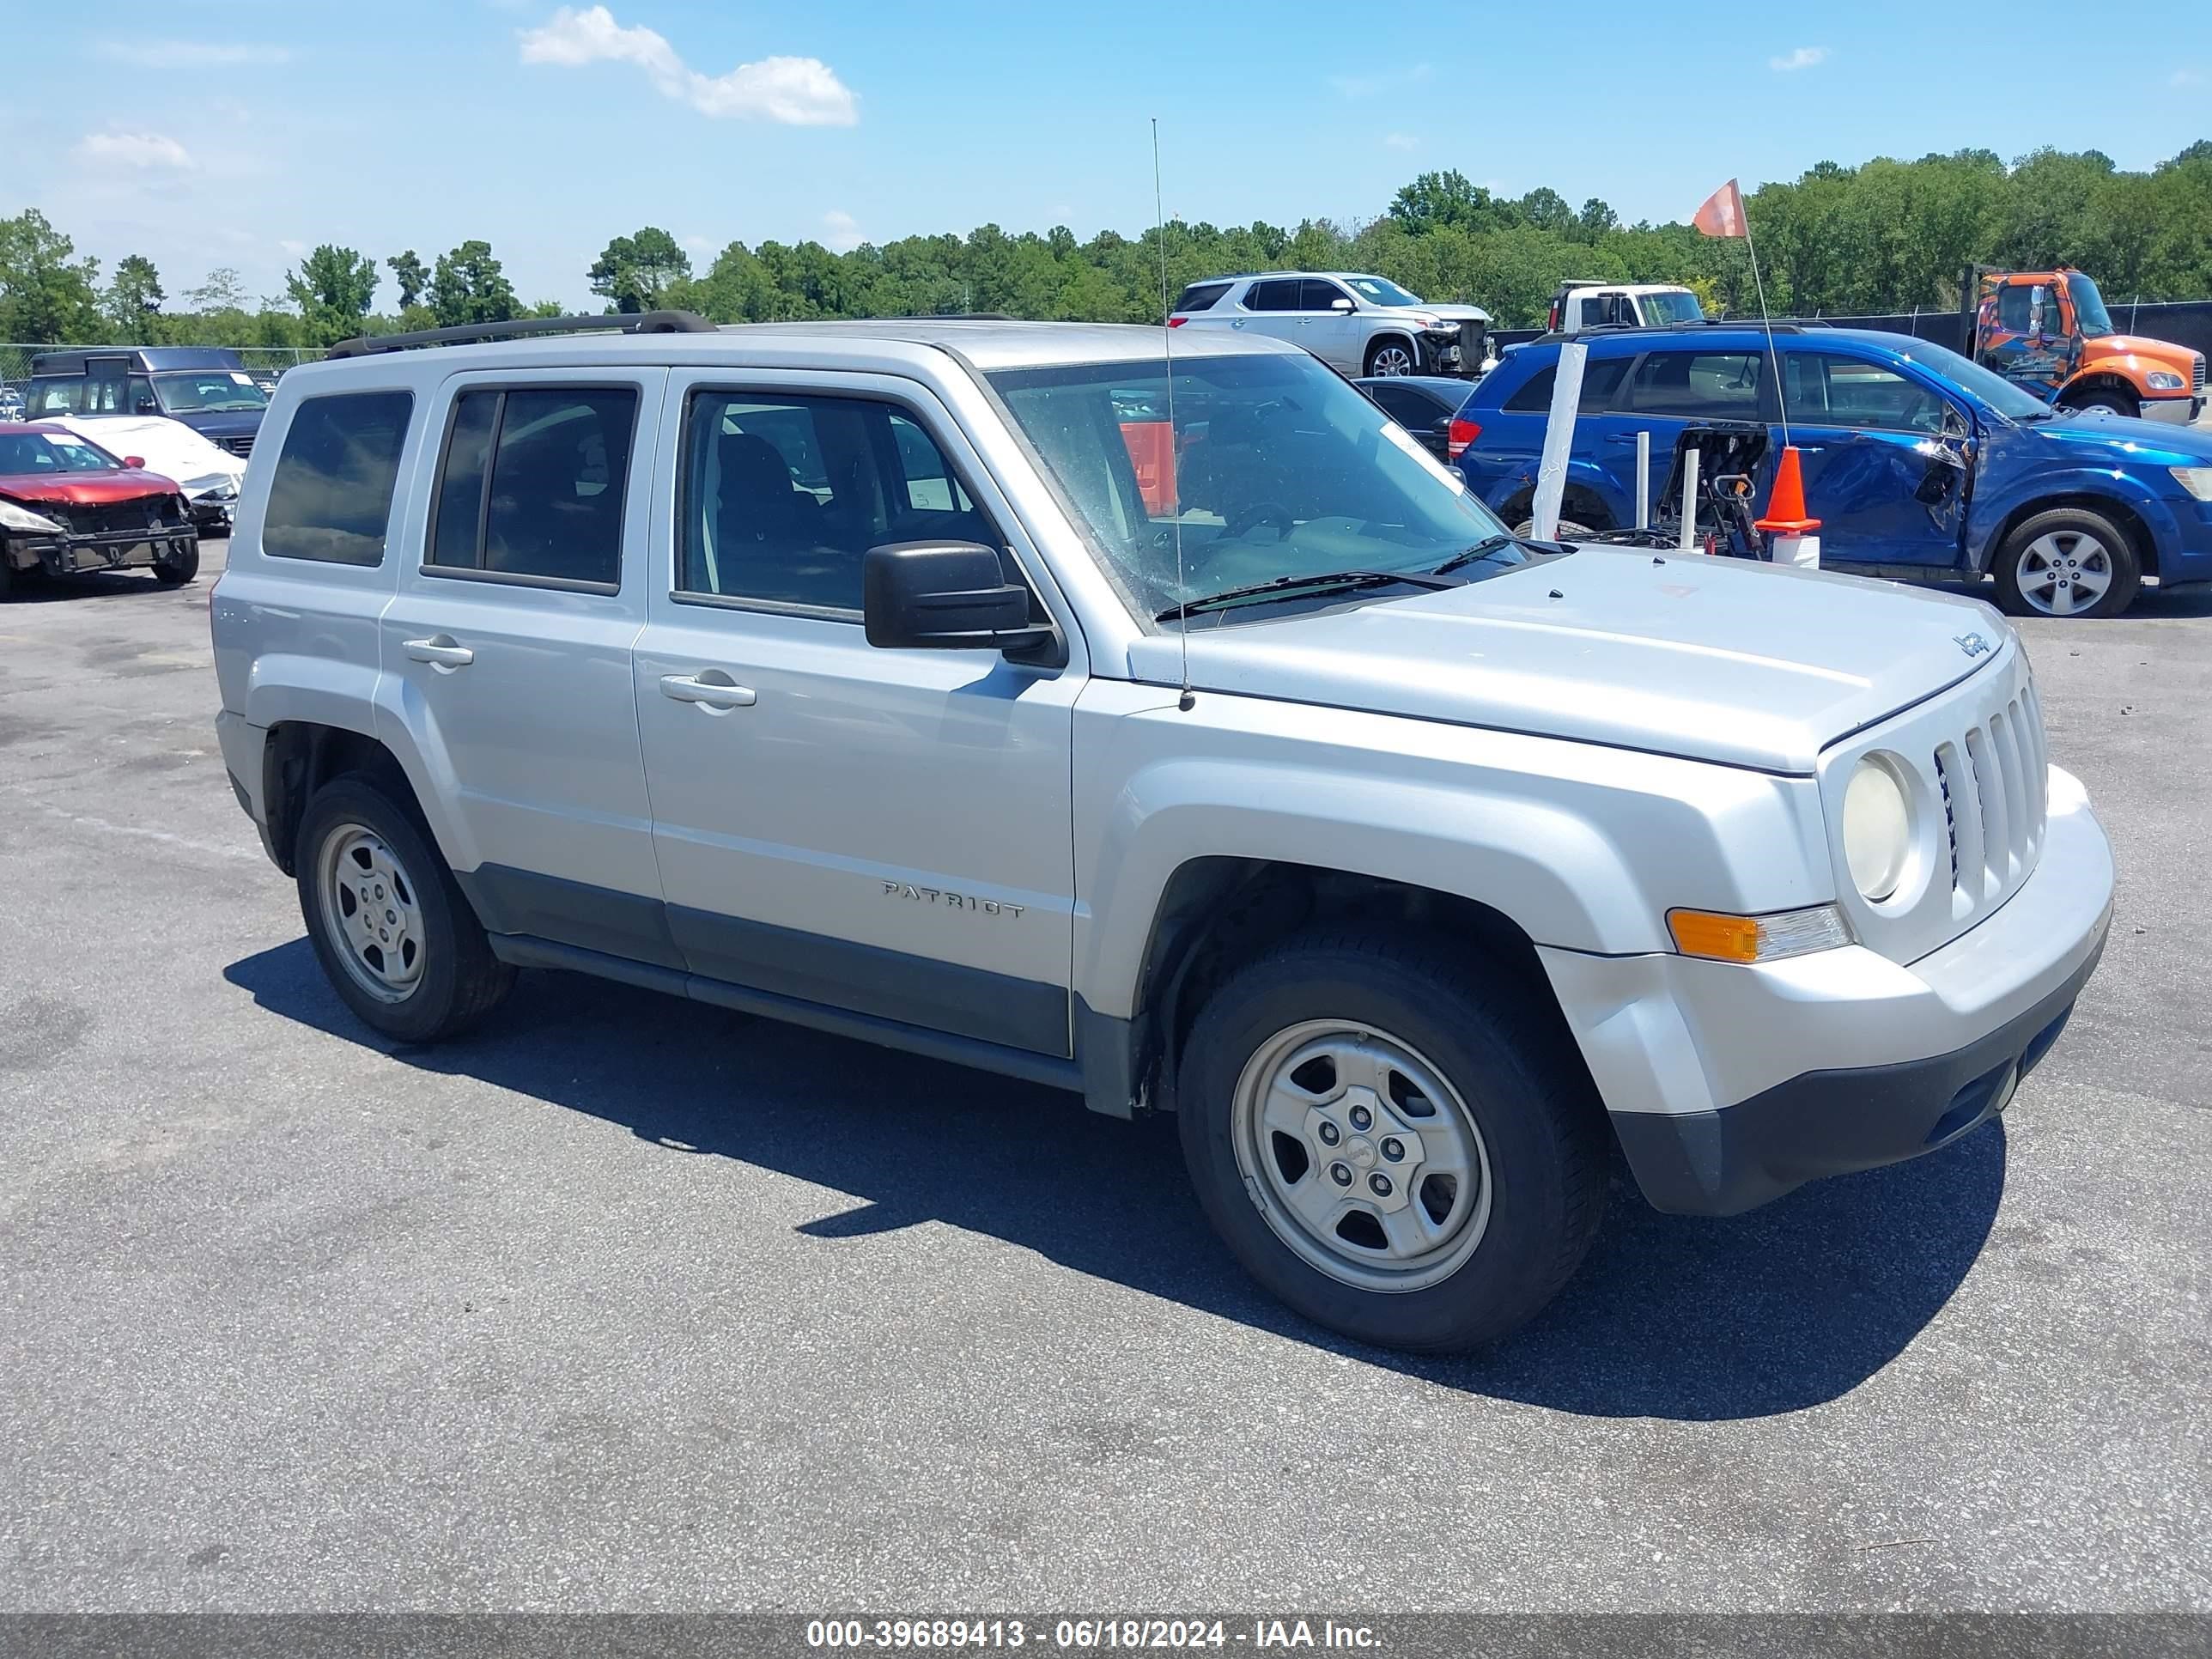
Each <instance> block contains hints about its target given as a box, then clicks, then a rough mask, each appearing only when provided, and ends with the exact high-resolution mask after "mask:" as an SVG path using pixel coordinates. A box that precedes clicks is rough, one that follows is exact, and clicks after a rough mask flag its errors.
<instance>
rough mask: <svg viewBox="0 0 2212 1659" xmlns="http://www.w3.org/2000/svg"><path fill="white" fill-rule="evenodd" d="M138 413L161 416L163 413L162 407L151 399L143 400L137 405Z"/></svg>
mask: <svg viewBox="0 0 2212 1659" xmlns="http://www.w3.org/2000/svg"><path fill="white" fill-rule="evenodd" d="M137 411H138V413H139V414H141V415H159V414H160V413H161V404H157V403H155V401H154V400H153V399H152V398H140V399H139V400H138V403H137Z"/></svg>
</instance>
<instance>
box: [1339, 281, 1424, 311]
mask: <svg viewBox="0 0 2212 1659" xmlns="http://www.w3.org/2000/svg"><path fill="white" fill-rule="evenodd" d="M1344 285H1345V286H1346V288H1348V289H1351V290H1352V292H1353V293H1354V294H1357V295H1358V296H1359V297H1360V298H1361V299H1363V300H1364V301H1367V303H1368V304H1369V305H1370V306H1417V305H1419V304H1420V303H1421V302H1420V301H1419V300H1417V299H1415V298H1414V297H1413V295H1410V294H1408V293H1407V292H1406V290H1405V289H1402V288H1400V287H1399V286H1398V285H1397V283H1394V282H1391V281H1390V280H1389V278H1388V277H1383V276H1347V277H1346V278H1345V279H1344Z"/></svg>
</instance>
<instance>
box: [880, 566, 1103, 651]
mask: <svg viewBox="0 0 2212 1659" xmlns="http://www.w3.org/2000/svg"><path fill="white" fill-rule="evenodd" d="M860 605H861V619H862V621H863V623H864V624H865V626H866V631H867V636H868V643H869V644H870V645H874V646H882V647H887V648H890V649H902V650H933V651H1007V652H1017V651H1036V650H1039V649H1041V648H1042V647H1046V646H1048V645H1056V644H1057V643H1058V641H1059V636H1058V635H1056V634H1054V632H1053V630H1052V629H1049V628H1041V627H1038V626H1036V624H1034V623H1031V622H1030V591H1029V589H1028V588H1026V587H1024V586H1021V585H1020V584H1019V583H1018V582H1010V581H1008V580H1006V572H1005V570H1004V568H1002V567H1001V566H1000V563H999V556H998V554H997V552H996V551H995V550H993V549H991V548H987V547H985V546H984V545H983V544H981V543H980V542H892V543H890V544H886V545H884V546H882V547H872V548H870V549H869V550H868V551H867V554H866V557H865V558H863V559H862V561H861V562H860Z"/></svg>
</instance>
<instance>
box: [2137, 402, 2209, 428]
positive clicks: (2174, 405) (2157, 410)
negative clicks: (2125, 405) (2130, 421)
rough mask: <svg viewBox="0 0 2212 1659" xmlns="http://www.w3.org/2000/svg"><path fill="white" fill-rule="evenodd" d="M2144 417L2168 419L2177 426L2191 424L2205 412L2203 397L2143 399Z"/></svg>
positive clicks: (2154, 419) (2157, 419) (2151, 419)
mask: <svg viewBox="0 0 2212 1659" xmlns="http://www.w3.org/2000/svg"><path fill="white" fill-rule="evenodd" d="M2140 407H2141V408H2142V417H2143V419H2145V420H2146V421H2167V422H2172V423H2173V424H2174V425H2177V426H2191V425H2194V424H2195V423H2196V421H2197V416H2199V415H2202V414H2203V412H2204V399H2203V398H2142V400H2141V403H2140Z"/></svg>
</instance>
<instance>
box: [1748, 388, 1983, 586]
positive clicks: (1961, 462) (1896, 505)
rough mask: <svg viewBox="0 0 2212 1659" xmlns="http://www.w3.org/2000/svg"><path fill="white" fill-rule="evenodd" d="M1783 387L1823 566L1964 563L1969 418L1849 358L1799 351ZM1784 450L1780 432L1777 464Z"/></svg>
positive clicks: (1933, 394) (1938, 396)
mask: <svg viewBox="0 0 2212 1659" xmlns="http://www.w3.org/2000/svg"><path fill="white" fill-rule="evenodd" d="M1782 378H1783V385H1784V388H1785V390H1786V392H1787V396H1788V410H1789V415H1790V441H1791V442H1792V443H1794V444H1795V445H1796V448H1797V453H1798V459H1799V465H1800V466H1801V467H1802V474H1803V477H1804V481H1805V510H1806V512H1807V513H1808V514H1809V515H1810V516H1811V517H1813V518H1815V519H1818V520H1820V561H1821V562H1822V563H1824V564H1881V565H1889V564H1917V565H1929V566H1935V567H1942V566H1948V565H1951V564H1954V563H1955V562H1957V561H1958V557H1959V545H1960V530H1961V528H1962V526H1963V525H1964V522H1965V518H1966V496H1967V495H1968V493H1969V492H1968V489H1967V482H1968V468H1969V466H1970V465H1971V459H1972V458H1971V449H1972V442H1971V438H1970V432H1971V428H1970V426H1969V425H1968V423H1967V420H1966V415H1965V413H1964V412H1963V411H1962V410H1959V409H1957V408H1955V407H1954V405H1953V404H1952V403H1951V401H1950V400H1949V399H1948V398H1945V397H1944V396H1943V395H1942V393H1941V392H1937V391H1936V390H1935V389H1934V388H1933V387H1931V386H1924V385H1923V384H1922V383H1921V382H1920V381H1918V380H1914V379H1911V377H1909V376H1907V375H1905V374H1900V373H1899V372H1898V371H1897V370H1896V369H1893V368H1888V367H1887V366H1886V365H1884V364H1881V363H1873V362H1861V361H1860V360H1858V359H1857V358H1854V357H1850V356H1844V355H1842V354H1840V353H1835V352H1827V351H1816V350H1803V349H1793V350H1791V351H1790V352H1789V353H1788V354H1786V355H1785V356H1784V358H1783V360H1782ZM1781 442H1782V434H1781V432H1780V431H1779V430H1777V431H1776V432H1775V435H1774V443H1775V450H1774V453H1775V454H1776V455H1777V456H1778V455H1779V454H1780V445H1781ZM1767 471H1768V476H1769V477H1770V478H1771V476H1772V466H1771V465H1769V467H1768V469H1767ZM1761 499H1762V500H1764V499H1765V496H1764V495H1762V497H1761Z"/></svg>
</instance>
